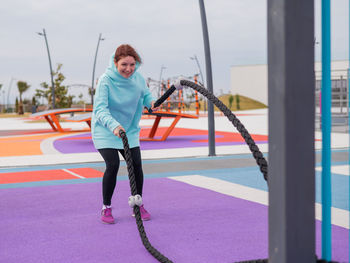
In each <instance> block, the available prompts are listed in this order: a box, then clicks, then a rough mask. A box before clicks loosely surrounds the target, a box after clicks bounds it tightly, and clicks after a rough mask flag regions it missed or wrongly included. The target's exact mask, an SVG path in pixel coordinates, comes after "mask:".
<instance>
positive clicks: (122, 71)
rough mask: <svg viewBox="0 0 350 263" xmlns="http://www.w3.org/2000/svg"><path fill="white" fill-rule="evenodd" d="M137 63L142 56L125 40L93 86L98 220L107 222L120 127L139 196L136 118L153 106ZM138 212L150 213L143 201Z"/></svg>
mask: <svg viewBox="0 0 350 263" xmlns="http://www.w3.org/2000/svg"><path fill="white" fill-rule="evenodd" d="M140 64H141V58H140V56H139V55H138V54H137V52H136V51H135V49H134V48H133V47H131V46H130V45H127V44H126V45H121V46H119V47H118V48H117V50H116V51H115V54H113V56H112V58H111V60H110V65H109V67H108V68H107V70H106V71H105V73H104V74H103V75H102V76H101V78H100V79H99V82H98V85H97V89H96V94H95V100H94V109H93V115H92V126H91V127H92V128H91V133H92V140H93V142H94V146H95V148H96V149H97V150H98V151H99V153H100V154H101V155H102V157H103V159H104V161H105V163H106V170H105V173H104V175H103V180H102V195H103V207H102V212H101V220H102V222H104V223H108V224H113V223H114V222H115V221H114V218H113V215H112V208H111V199H112V195H113V192H114V188H115V185H116V180H117V173H118V170H119V164H120V160H119V155H118V152H120V153H121V154H122V155H123V157H124V158H125V155H124V150H123V142H122V140H121V138H120V135H119V131H120V130H123V131H125V132H126V135H127V138H128V141H129V146H130V151H131V156H132V159H133V164H134V171H135V179H136V187H137V194H139V195H141V196H142V187H143V172H142V164H141V153H140V140H139V135H140V127H139V122H140V119H141V115H142V111H143V109H144V107H147V108H151V109H152V110H156V109H155V108H154V107H153V106H154V99H153V97H152V95H151V93H150V91H149V89H148V87H147V85H146V82H145V80H144V78H143V77H142V75H141V74H140V73H138V72H137V69H138V67H139V66H140ZM140 212H141V218H142V219H143V220H149V219H150V217H151V216H150V214H149V213H148V212H147V211H146V209H145V208H144V207H143V205H142V206H141V207H140Z"/></svg>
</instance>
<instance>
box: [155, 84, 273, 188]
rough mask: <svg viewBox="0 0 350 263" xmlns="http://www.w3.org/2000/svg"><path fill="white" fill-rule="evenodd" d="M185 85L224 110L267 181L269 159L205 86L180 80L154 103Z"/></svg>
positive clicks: (157, 105)
mask: <svg viewBox="0 0 350 263" xmlns="http://www.w3.org/2000/svg"><path fill="white" fill-rule="evenodd" d="M184 86H187V87H190V88H192V89H194V90H196V91H198V92H199V93H201V94H202V95H204V96H205V97H206V98H207V99H208V100H210V101H211V102H212V103H213V104H214V105H215V106H216V107H218V108H219V109H220V110H221V111H222V113H223V114H224V115H225V116H226V117H227V118H228V119H229V120H230V121H231V122H232V124H233V126H234V127H236V129H237V130H238V131H239V132H240V134H241V136H242V137H243V139H244V140H245V142H246V143H247V145H248V146H249V149H250V151H251V152H252V154H253V156H254V158H255V160H256V163H257V164H258V166H259V168H260V171H261V172H262V174H263V176H264V179H265V180H266V181H267V161H266V160H265V158H264V156H263V154H262V153H261V152H260V150H259V147H258V146H257V145H256V144H255V142H254V140H253V138H252V137H251V136H250V134H249V132H248V131H247V129H246V128H245V127H244V125H243V124H242V123H241V122H240V120H239V119H237V117H236V115H234V114H233V113H232V111H231V110H230V109H228V108H227V107H226V106H225V104H223V103H222V102H221V101H220V100H219V99H218V98H217V97H215V96H214V95H213V94H212V93H211V92H209V91H208V90H207V89H205V88H204V87H202V86H199V85H198V84H196V83H194V82H191V81H188V80H184V79H181V80H178V81H177V82H176V83H175V84H174V85H172V86H171V87H170V88H169V89H168V90H167V91H166V92H165V93H164V94H163V95H162V96H161V97H160V98H159V99H158V100H157V101H156V102H155V103H154V107H159V106H160V105H161V104H162V103H163V102H164V101H165V100H166V99H167V98H168V97H169V96H170V95H171V94H172V93H173V92H174V91H175V90H176V89H182V88H183V87H184ZM150 112H152V111H150Z"/></svg>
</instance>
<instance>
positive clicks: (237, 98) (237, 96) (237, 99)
mask: <svg viewBox="0 0 350 263" xmlns="http://www.w3.org/2000/svg"><path fill="white" fill-rule="evenodd" d="M239 102H240V99H239V95H238V94H237V95H236V104H237V110H239V109H241V107H240V105H239Z"/></svg>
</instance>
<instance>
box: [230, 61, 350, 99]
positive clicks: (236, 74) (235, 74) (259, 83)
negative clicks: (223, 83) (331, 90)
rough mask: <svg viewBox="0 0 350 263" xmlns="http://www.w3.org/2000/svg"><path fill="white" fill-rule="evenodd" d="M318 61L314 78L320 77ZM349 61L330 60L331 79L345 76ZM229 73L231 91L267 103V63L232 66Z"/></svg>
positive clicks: (320, 65)
mask: <svg viewBox="0 0 350 263" xmlns="http://www.w3.org/2000/svg"><path fill="white" fill-rule="evenodd" d="M321 67H322V64H321V63H320V62H315V76H316V79H321V77H322V75H321V69H322V68H321ZM348 67H349V63H348V61H347V60H338V61H332V63H331V68H332V73H331V75H332V79H337V78H340V76H343V78H344V77H347V70H348ZM230 75H231V93H232V94H239V95H243V96H246V97H248V98H251V99H254V100H257V101H259V102H262V103H264V104H265V105H267V104H268V92H267V90H268V87H267V65H266V64H262V65H242V66H232V67H231V70H230Z"/></svg>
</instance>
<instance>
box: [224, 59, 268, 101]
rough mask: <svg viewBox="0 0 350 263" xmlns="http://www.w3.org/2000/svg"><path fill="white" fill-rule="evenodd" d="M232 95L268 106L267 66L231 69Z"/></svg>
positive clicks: (234, 67)
mask: <svg viewBox="0 0 350 263" xmlns="http://www.w3.org/2000/svg"><path fill="white" fill-rule="evenodd" d="M230 71H231V93H232V94H233V95H234V94H239V95H243V96H246V97H248V98H251V99H254V100H257V101H260V102H262V103H264V104H265V105H267V65H266V64H265V65H244V66H233V67H231V70H230Z"/></svg>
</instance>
